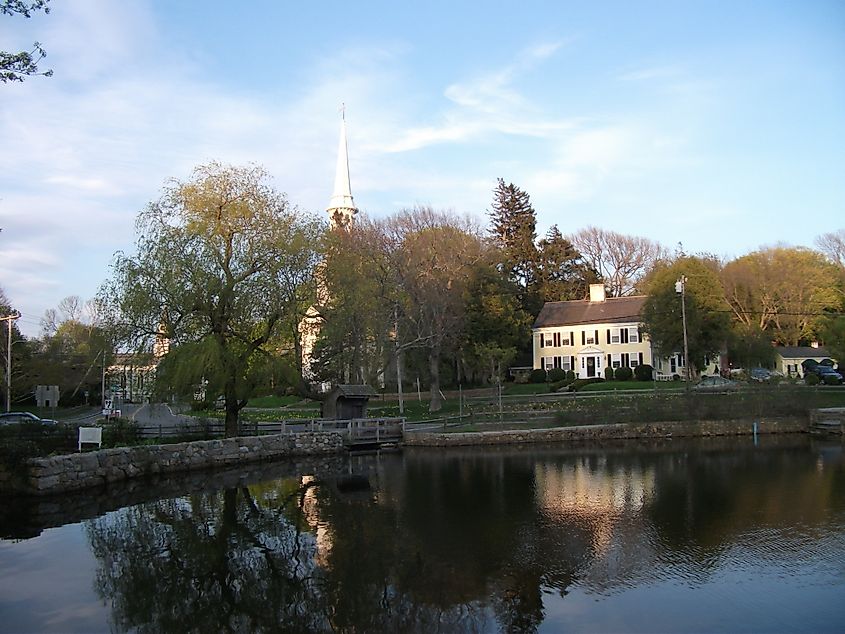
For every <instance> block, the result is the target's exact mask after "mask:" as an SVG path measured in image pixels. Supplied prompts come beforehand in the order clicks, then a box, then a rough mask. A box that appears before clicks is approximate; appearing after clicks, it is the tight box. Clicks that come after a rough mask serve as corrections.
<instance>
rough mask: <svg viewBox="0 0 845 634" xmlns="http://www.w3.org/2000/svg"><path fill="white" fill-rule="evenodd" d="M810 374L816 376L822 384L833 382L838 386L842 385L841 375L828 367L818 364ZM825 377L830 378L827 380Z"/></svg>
mask: <svg viewBox="0 0 845 634" xmlns="http://www.w3.org/2000/svg"><path fill="white" fill-rule="evenodd" d="M812 372H813V373H814V374H816V375H817V376H818V377H819V378H820V379H821V380H822V382H823V383H829V382H830V381H833V382H834V383H839V384H840V385H841V384H842V381H843V380H842V375H841V374H840V373H839V372H837V371H836V370H834V369H833V367H831V366H829V365H822V364H821V363H820V364H819V365H817V366H815V367H814V368H813V369H812ZM827 377H831V378H829V379H828V378H827Z"/></svg>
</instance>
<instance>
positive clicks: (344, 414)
mask: <svg viewBox="0 0 845 634" xmlns="http://www.w3.org/2000/svg"><path fill="white" fill-rule="evenodd" d="M371 396H378V394H377V393H376V391H375V390H374V389H373V388H371V387H370V386H369V385H338V386H337V387H335V388H334V389H333V390H331V391H330V392H329V393H328V394H327V395H326V400H325V401H323V418H329V419H334V420H350V419H353V418H366V417H367V401H369V400H370V397H371Z"/></svg>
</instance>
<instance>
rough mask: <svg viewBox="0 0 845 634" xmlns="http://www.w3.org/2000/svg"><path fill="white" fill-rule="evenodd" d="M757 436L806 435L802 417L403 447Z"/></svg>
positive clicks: (438, 438) (477, 437) (480, 435)
mask: <svg viewBox="0 0 845 634" xmlns="http://www.w3.org/2000/svg"><path fill="white" fill-rule="evenodd" d="M754 423H757V433H758V434H792V433H802V432H807V431H808V429H809V422H808V420H807V419H806V418H803V417H796V418H779V419H763V420H760V419H758V420H751V419H748V420H732V421H715V420H714V421H710V420H708V421H698V422H694V423H687V422H665V423H620V424H616V425H579V426H573V427H555V428H552V429H526V430H503V431H484V432H468V433H451V434H450V433H428V432H406V433H405V441H404V444H405V445H406V446H417V447H455V446H461V445H508V444H522V443H555V442H567V441H600V440H620V439H626V438H672V437H677V438H684V437H696V436H701V437H706V436H740V435H749V434H753V433H754V427H753V426H754Z"/></svg>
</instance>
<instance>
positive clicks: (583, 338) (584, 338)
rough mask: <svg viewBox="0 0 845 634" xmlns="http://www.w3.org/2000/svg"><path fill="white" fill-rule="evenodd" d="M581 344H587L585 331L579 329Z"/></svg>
mask: <svg viewBox="0 0 845 634" xmlns="http://www.w3.org/2000/svg"><path fill="white" fill-rule="evenodd" d="M581 345H582V346H585V345H587V333H586V331H584V330H582V331H581Z"/></svg>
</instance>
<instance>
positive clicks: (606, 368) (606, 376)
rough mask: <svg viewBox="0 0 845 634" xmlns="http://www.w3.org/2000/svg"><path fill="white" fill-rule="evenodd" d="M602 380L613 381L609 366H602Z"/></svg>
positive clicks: (611, 369) (611, 370)
mask: <svg viewBox="0 0 845 634" xmlns="http://www.w3.org/2000/svg"><path fill="white" fill-rule="evenodd" d="M604 380H605V381H612V380H613V368H611V367H610V366H609V365H606V366H604Z"/></svg>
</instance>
